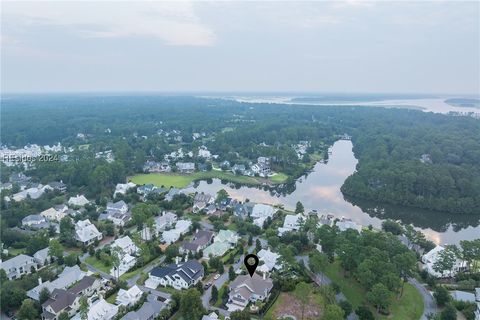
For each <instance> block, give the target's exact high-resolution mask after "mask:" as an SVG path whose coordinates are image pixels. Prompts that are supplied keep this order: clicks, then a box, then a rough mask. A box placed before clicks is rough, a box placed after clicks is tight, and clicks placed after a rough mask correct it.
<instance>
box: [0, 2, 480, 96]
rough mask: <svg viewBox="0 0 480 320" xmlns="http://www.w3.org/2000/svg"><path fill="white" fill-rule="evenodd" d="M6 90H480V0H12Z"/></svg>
mask: <svg viewBox="0 0 480 320" xmlns="http://www.w3.org/2000/svg"><path fill="white" fill-rule="evenodd" d="M1 6H2V8H1V9H2V13H1V20H2V25H1V26H2V29H1V47H2V49H1V50H2V52H1V53H2V55H1V76H2V79H1V80H2V81H1V86H2V91H3V92H19V91H20V92H51V91H315V92H395V93H478V92H479V87H480V79H479V78H480V64H479V57H480V2H478V1H472V2H458V1H456V2H453V1H452V2H420V1H416V2H405V1H403V2H390V1H389V2H385V1H383V2H359V1H347V2H304V3H297V2H296V3H293V2H248V3H246V2H242V3H240V2H193V3H192V2H175V3H173V2H115V3H114V2H41V1H35V2H6V1H2V4H1Z"/></svg>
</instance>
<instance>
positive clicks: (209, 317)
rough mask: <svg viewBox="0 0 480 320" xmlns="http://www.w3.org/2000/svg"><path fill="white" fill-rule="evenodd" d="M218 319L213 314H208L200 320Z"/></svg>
mask: <svg viewBox="0 0 480 320" xmlns="http://www.w3.org/2000/svg"><path fill="white" fill-rule="evenodd" d="M218 319H219V317H218V315H217V314H216V313H215V312H212V313H210V314H209V315H204V316H203V317H202V320H218Z"/></svg>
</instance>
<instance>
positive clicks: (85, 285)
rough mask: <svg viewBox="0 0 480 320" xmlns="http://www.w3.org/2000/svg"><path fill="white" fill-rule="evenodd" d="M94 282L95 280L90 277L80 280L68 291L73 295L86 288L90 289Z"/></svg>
mask: <svg viewBox="0 0 480 320" xmlns="http://www.w3.org/2000/svg"><path fill="white" fill-rule="evenodd" d="M95 280H96V279H95V278H94V277H92V276H86V277H83V278H82V280H80V281H79V282H78V283H77V284H76V285H74V286H73V287H71V288H70V289H68V291H69V292H71V293H75V294H77V293H80V292H82V291H83V290H85V289H86V288H88V287H91V286H92V285H93V283H94V282H95Z"/></svg>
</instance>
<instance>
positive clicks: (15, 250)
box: [8, 247, 26, 256]
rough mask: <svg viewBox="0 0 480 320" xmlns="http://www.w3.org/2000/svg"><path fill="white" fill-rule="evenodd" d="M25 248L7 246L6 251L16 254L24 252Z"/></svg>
mask: <svg viewBox="0 0 480 320" xmlns="http://www.w3.org/2000/svg"><path fill="white" fill-rule="evenodd" d="M25 251H26V248H12V247H10V248H8V253H9V254H11V255H12V256H18V255H19V254H22V253H25Z"/></svg>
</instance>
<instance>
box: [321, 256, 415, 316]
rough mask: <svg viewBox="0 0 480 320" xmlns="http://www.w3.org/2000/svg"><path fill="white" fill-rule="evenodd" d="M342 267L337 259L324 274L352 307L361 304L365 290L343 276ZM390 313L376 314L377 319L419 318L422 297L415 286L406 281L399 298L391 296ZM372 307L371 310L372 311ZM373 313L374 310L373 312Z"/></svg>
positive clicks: (354, 281)
mask: <svg viewBox="0 0 480 320" xmlns="http://www.w3.org/2000/svg"><path fill="white" fill-rule="evenodd" d="M341 270H342V268H341V267H340V264H339V263H338V261H336V262H334V263H332V264H330V265H328V266H327V268H326V269H325V271H324V272H325V274H326V275H327V276H328V277H329V278H330V279H331V280H332V281H333V282H335V283H336V284H338V285H339V286H340V290H341V291H342V292H343V294H345V296H346V297H347V299H348V301H349V302H350V303H351V304H352V305H353V307H354V309H356V308H357V307H358V306H360V305H361V304H363V302H364V300H365V290H363V289H362V287H361V286H360V284H359V283H358V282H357V281H356V280H355V279H353V278H345V277H344V276H343V274H342V271H341ZM392 300H393V301H392V305H391V307H390V314H389V315H388V316H378V315H377V317H378V318H379V319H389V320H403V319H408V320H410V319H411V320H416V319H420V316H421V315H422V313H423V299H422V296H421V295H420V293H419V292H418V290H417V289H415V287H413V286H412V285H410V284H408V283H406V284H405V288H404V291H403V295H402V297H401V298H400V299H397V298H396V297H393V298H392ZM374 311H375V310H374V308H373V307H372V312H374ZM374 313H375V312H374Z"/></svg>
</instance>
